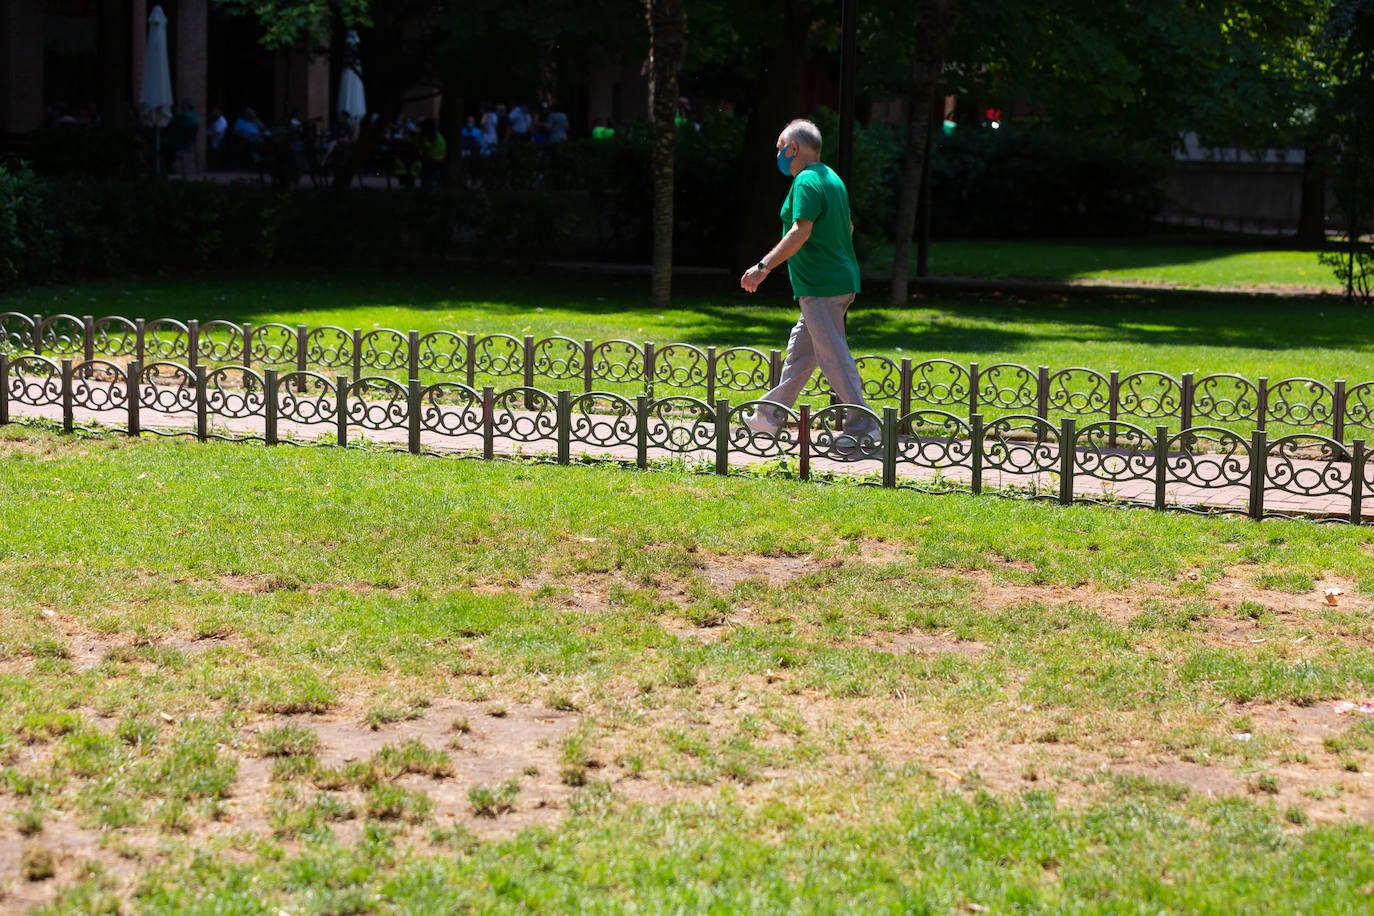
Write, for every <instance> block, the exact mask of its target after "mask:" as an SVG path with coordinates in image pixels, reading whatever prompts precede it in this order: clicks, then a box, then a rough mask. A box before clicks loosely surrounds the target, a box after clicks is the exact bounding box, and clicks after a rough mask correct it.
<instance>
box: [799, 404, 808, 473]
mask: <svg viewBox="0 0 1374 916" xmlns="http://www.w3.org/2000/svg"><path fill="white" fill-rule="evenodd" d="M797 476H798V477H800V478H801V479H802V480H810V479H811V405H810V404H803V405H801V406H800V407H798V408H797Z"/></svg>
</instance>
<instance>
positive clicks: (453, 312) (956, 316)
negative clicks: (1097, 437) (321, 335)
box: [0, 270, 1374, 383]
mask: <svg viewBox="0 0 1374 916" xmlns="http://www.w3.org/2000/svg"><path fill="white" fill-rule="evenodd" d="M676 291H677V292H676V295H675V304H674V307H673V308H672V309H670V310H666V311H656V310H653V309H651V308H650V307H649V305H648V281H647V279H646V278H643V277H623V276H622V277H610V278H606V277H590V276H585V275H580V274H570V273H559V272H551V271H544V272H538V271H531V270H523V271H522V273H520V274H519V275H506V274H500V275H492V274H481V273H473V272H470V271H465V270H455V271H454V272H453V273H451V274H447V275H422V276H413V275H378V274H358V275H348V274H344V275H317V274H266V275H262V274H258V275H249V276H246V277H239V276H235V275H230V274H220V275H214V276H206V277H174V278H161V279H153V280H137V281H135V280H123V281H104V282H99V283H88V284H83V285H79V286H63V287H51V288H41V289H30V290H27V291H24V292H19V293H12V294H10V295H9V296H8V297H5V298H3V299H0V311H19V312H23V313H25V314H32V313H35V312H39V313H43V314H54V313H57V312H67V313H70V314H75V315H78V316H79V315H86V314H91V315H96V316H101V315H123V316H125V317H129V318H137V317H145V318H154V317H163V316H169V317H174V318H179V319H181V320H186V319H190V318H198V319H200V320H202V321H208V320H210V319H213V318H221V319H227V320H230V321H235V322H244V321H251V322H253V323H254V324H262V323H265V322H273V321H276V322H284V323H286V324H289V325H293V326H294V325H295V324H298V323H306V324H310V325H319V324H334V325H338V326H340V327H343V328H346V329H352V328H362V329H364V330H370V329H372V328H374V327H391V328H396V329H398V330H402V331H406V330H411V329H416V330H419V331H422V332H424V331H432V330H450V331H462V332H474V333H479V334H486V333H503V334H513V335H516V336H521V335H524V334H530V335H534V336H535V337H546V336H553V335H561V336H566V337H570V338H572V339H574V340H577V341H581V340H583V339H586V338H591V339H594V340H597V341H601V340H607V339H628V340H631V341H635V342H644V341H653V342H655V343H657V344H660V345H661V344H665V343H672V342H677V343H690V344H696V345H698V346H703V347H704V346H708V345H714V346H718V347H730V346H747V347H756V348H761V349H764V350H767V349H770V348H778V349H782V348H784V347H785V346H786V343H787V335H788V331H789V330H790V328H791V326H792V324H793V322H794V321H795V320H796V311H795V306H794V305H793V304H792V303H791V301H790V300H789V299H788V298H787V297H786V289H785V286H784V284H783V283H782V282H781V278H779V281H778V282H774V283H772V285H771V287H769V288H767V290H766V293H762V294H760V295H759V296H757V297H748V296H745V295H744V294H743V293H741V292H739V290H738V289H736V288H735V284H734V283H733V281H732V280H731V279H730V278H727V277H721V278H719V279H702V278H692V279H690V280H683V281H680V282H679V283H678V284H677V286H676ZM884 300H885V294H884V293H883V292H882V291H881V290H872V291H870V292H868V293H865V294H863V295H861V296H860V298H859V300H858V304H857V305H856V306H855V308H854V309H853V311H852V312H851V314H850V321H849V328H850V340H851V346H852V348H853V350H854V351H855V352H856V353H858V354H880V355H885V356H888V357H891V358H894V359H901V358H903V357H910V358H911V359H912V360H914V361H917V362H919V361H921V360H924V359H932V358H940V359H951V360H954V361H956V362H959V363H963V364H967V363H969V362H974V361H976V362H978V363H980V364H981V365H983V366H989V365H993V364H995V363H999V362H1010V363H1017V364H1021V365H1026V366H1030V367H1035V366H1039V365H1046V366H1049V367H1051V368H1052V369H1058V368H1064V367H1070V366H1084V367H1088V368H1091V369H1096V370H1098V371H1101V372H1103V373H1104V374H1105V373H1106V372H1109V371H1111V370H1113V369H1115V370H1120V371H1121V372H1123V373H1126V372H1134V371H1141V370H1147V369H1148V370H1155V371H1159V372H1165V373H1169V374H1171V375H1174V376H1178V375H1180V374H1182V373H1184V372H1196V373H1199V374H1206V373H1238V374H1241V375H1244V376H1247V377H1249V378H1252V379H1253V378H1256V377H1259V376H1267V377H1268V378H1270V379H1279V378H1287V377H1313V378H1317V379H1322V380H1325V381H1327V382H1328V383H1329V382H1330V381H1331V380H1334V379H1337V378H1344V379H1346V380H1348V381H1350V382H1352V383H1354V382H1356V381H1364V380H1367V379H1369V378H1370V377H1371V376H1374V369H1371V360H1370V355H1371V351H1372V350H1374V335H1371V334H1370V333H1369V317H1368V314H1367V313H1366V312H1365V311H1364V310H1362V309H1360V308H1358V307H1354V306H1349V305H1347V304H1345V303H1344V301H1343V300H1341V299H1339V298H1336V297H1315V298H1311V297H1309V298H1301V297H1298V298H1294V297H1279V296H1255V295H1244V294H1231V295H1218V294H1213V293H1207V292H1192V293H1189V292H1169V293H1162V292H1157V291H1151V290H1147V289H1142V290H1141V291H1139V292H1135V293H1118V294H1111V295H1072V296H1068V295H1035V296H1026V295H1007V294H999V293H996V292H985V293H977V294H968V295H960V296H953V295H924V296H918V297H916V298H915V299H913V301H912V302H911V303H910V304H909V305H907V306H904V307H893V306H888V305H886V304H885V301H884Z"/></svg>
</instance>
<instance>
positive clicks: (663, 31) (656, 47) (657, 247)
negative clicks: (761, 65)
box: [645, 0, 687, 309]
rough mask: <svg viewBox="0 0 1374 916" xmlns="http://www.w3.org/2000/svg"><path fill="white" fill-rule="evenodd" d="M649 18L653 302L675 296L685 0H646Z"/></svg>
mask: <svg viewBox="0 0 1374 916" xmlns="http://www.w3.org/2000/svg"><path fill="white" fill-rule="evenodd" d="M645 13H646V15H647V17H648V20H649V110H650V112H651V113H652V115H653V119H654V130H653V135H654V143H653V153H652V155H653V169H654V215H653V224H654V250H653V295H652V300H653V305H654V308H656V309H666V308H668V307H669V306H670V305H671V304H672V298H673V219H674V217H673V156H674V154H675V152H676V147H677V124H676V123H675V122H676V118H677V74H678V70H680V69H681V68H682V53H683V48H684V46H685V45H686V38H687V13H686V12H685V11H684V10H683V7H682V0H645Z"/></svg>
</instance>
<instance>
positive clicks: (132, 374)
mask: <svg viewBox="0 0 1374 916" xmlns="http://www.w3.org/2000/svg"><path fill="white" fill-rule="evenodd" d="M142 379H143V365H142V364H141V363H140V362H139V361H138V360H134V361H133V362H131V363H129V365H128V366H127V367H125V370H124V381H125V383H126V384H127V385H128V386H129V403H128V404H127V405H126V406H127V407H128V408H129V435H130V436H137V435H138V434H139V432H140V430H139V428H138V425H139V422H140V420H139V416H138V411H139V408H140V407H142V406H143V405H142V404H140V403H139V401H138V388H139V382H141V381H142Z"/></svg>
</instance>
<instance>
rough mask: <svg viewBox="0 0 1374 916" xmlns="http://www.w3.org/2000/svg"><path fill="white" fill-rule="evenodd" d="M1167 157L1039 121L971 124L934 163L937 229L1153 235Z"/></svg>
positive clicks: (940, 232)
mask: <svg viewBox="0 0 1374 916" xmlns="http://www.w3.org/2000/svg"><path fill="white" fill-rule="evenodd" d="M1165 165H1166V160H1165V159H1164V158H1163V156H1162V155H1161V154H1160V153H1159V152H1157V151H1155V150H1152V149H1150V148H1148V147H1145V146H1133V145H1130V144H1127V143H1125V142H1124V141H1122V140H1120V139H1119V138H1114V137H1109V136H1098V135H1093V134H1086V133H1075V134H1073V135H1068V134H1064V133H1060V132H1058V131H1056V130H1054V129H1052V128H1050V127H1047V126H1044V125H1039V124H1034V123H1031V124H1019V125H1018V124H1016V123H1014V122H1013V123H1011V124H1007V125H1004V126H1003V127H1002V129H1000V130H992V129H991V128H973V129H969V128H961V129H958V130H956V131H954V133H952V134H950V135H948V136H945V137H942V138H941V140H940V142H939V143H937V144H936V147H935V154H934V157H933V159H932V166H933V168H934V172H933V173H932V195H933V196H932V205H933V210H932V221H933V231H934V233H935V235H937V236H941V237H950V236H993V237H1014V236H1061V237H1062V236H1070V237H1072V236H1102V235H1131V234H1137V233H1140V232H1143V231H1147V230H1148V229H1149V228H1150V226H1151V222H1152V220H1153V218H1154V216H1155V214H1156V213H1158V212H1159V209H1160V206H1161V205H1162V202H1163V197H1162V192H1161V191H1160V189H1159V188H1160V181H1161V179H1162V178H1163V176H1164V169H1165Z"/></svg>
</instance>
